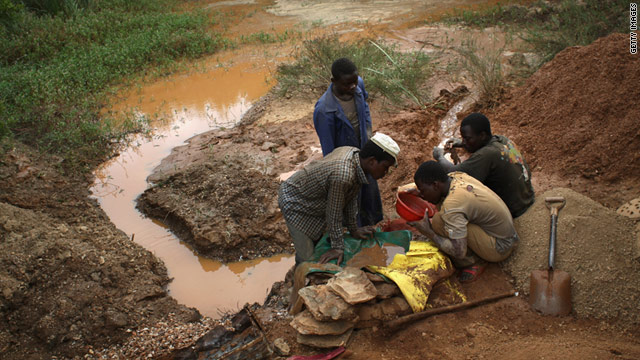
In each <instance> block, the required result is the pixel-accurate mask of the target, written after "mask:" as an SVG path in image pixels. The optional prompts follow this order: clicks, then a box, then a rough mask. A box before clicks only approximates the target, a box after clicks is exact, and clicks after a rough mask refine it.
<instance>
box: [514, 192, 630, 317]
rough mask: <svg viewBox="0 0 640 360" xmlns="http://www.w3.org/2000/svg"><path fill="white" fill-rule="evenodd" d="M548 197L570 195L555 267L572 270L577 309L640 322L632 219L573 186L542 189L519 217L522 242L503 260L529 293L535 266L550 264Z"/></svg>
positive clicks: (561, 217)
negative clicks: (546, 199)
mask: <svg viewBox="0 0 640 360" xmlns="http://www.w3.org/2000/svg"><path fill="white" fill-rule="evenodd" d="M548 196H563V197H564V198H565V199H566V205H565V207H564V208H563V209H561V210H560V213H559V216H558V228H557V244H556V260H555V269H558V270H563V271H566V272H568V273H569V274H570V275H571V280H572V281H571V283H572V284H571V288H572V297H573V310H574V312H575V314H576V315H577V316H579V317H592V318H600V319H607V320H611V321H615V322H616V323H617V324H620V325H623V326H627V327H634V326H635V327H637V326H638V325H640V294H638V289H640V277H639V276H638V274H640V261H638V260H637V259H634V258H635V257H636V256H637V255H636V249H635V241H636V235H635V231H634V223H633V221H632V220H630V219H628V218H626V217H623V216H620V215H618V214H616V212H615V211H614V210H611V209H608V208H606V207H604V206H602V205H600V204H598V203H597V202H595V201H593V200H591V199H589V198H587V197H585V196H583V195H580V194H578V193H576V192H575V191H573V190H570V189H566V188H558V189H553V190H550V191H547V192H545V193H544V194H539V195H538V196H537V199H536V202H535V204H533V205H532V206H531V208H529V210H527V212H526V213H525V214H524V215H522V216H521V217H519V218H517V219H516V221H515V224H516V229H517V231H518V234H519V235H520V239H521V241H520V244H519V245H518V248H517V250H516V251H515V252H514V253H513V255H511V257H509V258H508V259H507V260H506V261H505V263H504V268H505V269H506V270H507V271H508V272H510V273H511V274H512V275H513V277H514V278H515V281H516V287H517V288H518V289H520V290H521V291H523V292H524V293H528V292H529V278H530V274H531V271H533V270H538V269H541V270H542V269H547V266H548V254H549V226H550V213H549V209H547V207H546V206H545V201H544V198H545V197H548Z"/></svg>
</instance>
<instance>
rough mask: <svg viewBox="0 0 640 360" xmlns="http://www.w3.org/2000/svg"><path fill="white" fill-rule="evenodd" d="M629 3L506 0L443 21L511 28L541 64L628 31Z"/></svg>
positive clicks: (619, 0) (615, 0)
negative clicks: (519, 1)
mask: <svg viewBox="0 0 640 360" xmlns="http://www.w3.org/2000/svg"><path fill="white" fill-rule="evenodd" d="M629 3H630V2H629V1H628V0H581V1H576V0H564V1H560V2H549V1H536V2H532V3H530V4H528V5H527V6H523V5H518V4H517V2H513V1H509V2H505V3H500V4H497V5H494V6H491V7H488V8H484V9H481V10H477V11H472V10H459V11H456V12H454V13H452V14H450V15H449V16H447V17H445V18H444V19H443V21H444V22H446V23H463V24H465V25H468V26H472V27H489V26H504V27H507V28H508V29H510V30H514V31H515V32H517V33H519V34H520V37H521V38H522V39H523V40H524V41H525V42H526V43H528V44H529V45H530V46H531V48H532V49H533V51H534V52H536V53H538V54H539V55H540V56H541V58H542V62H541V64H543V63H545V62H547V61H549V60H551V59H552V58H553V57H554V56H555V55H556V54H557V53H558V52H560V51H562V50H563V49H565V48H567V47H570V46H576V45H588V44H590V43H592V42H593V41H594V40H596V39H597V38H599V37H602V36H606V35H608V34H611V33H614V32H627V31H628V26H629Z"/></svg>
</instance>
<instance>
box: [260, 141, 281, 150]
mask: <svg viewBox="0 0 640 360" xmlns="http://www.w3.org/2000/svg"><path fill="white" fill-rule="evenodd" d="M277 148H278V144H276V143H272V142H271V141H265V142H264V143H263V144H262V146H261V147H260V150H262V151H267V150H272V149H277Z"/></svg>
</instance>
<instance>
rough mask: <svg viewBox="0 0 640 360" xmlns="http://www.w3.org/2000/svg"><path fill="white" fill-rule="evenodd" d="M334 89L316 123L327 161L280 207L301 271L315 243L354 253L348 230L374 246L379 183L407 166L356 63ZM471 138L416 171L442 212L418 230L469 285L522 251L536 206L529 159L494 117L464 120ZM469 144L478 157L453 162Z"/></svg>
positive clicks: (342, 71) (335, 74)
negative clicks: (347, 243)
mask: <svg viewBox="0 0 640 360" xmlns="http://www.w3.org/2000/svg"><path fill="white" fill-rule="evenodd" d="M331 75H332V78H331V84H330V85H329V88H328V89H327V91H326V92H325V93H324V94H323V95H322V97H321V98H320V99H319V100H318V102H317V103H316V106H315V111H314V114H313V122H314V126H315V129H316V132H317V134H318V137H319V139H320V144H321V146H322V153H323V156H324V157H323V159H321V160H319V161H316V162H314V163H311V164H310V165H308V166H307V167H305V168H304V169H302V170H300V171H298V172H296V173H295V174H294V175H292V176H291V177H290V178H289V179H287V180H286V181H284V182H283V183H282V184H281V187H280V191H279V199H278V203H279V206H280V209H281V211H282V214H283V216H284V219H285V221H286V223H287V227H288V229H289V232H290V234H291V237H292V239H293V243H294V246H295V250H296V255H295V260H296V265H297V264H299V263H301V262H303V261H307V260H310V259H311V257H312V255H313V250H314V247H315V244H316V243H317V242H318V240H319V239H320V238H321V237H322V236H323V234H325V233H328V234H329V239H330V242H331V250H329V251H328V252H326V253H324V254H323V255H322V256H321V257H320V259H319V260H318V261H319V262H320V263H325V262H328V261H331V260H333V259H337V261H338V264H340V263H342V258H343V255H344V243H343V236H344V231H343V228H345V227H346V229H347V230H348V231H349V233H350V235H351V236H352V237H354V238H357V239H365V238H367V237H368V236H370V235H371V234H372V233H373V231H374V228H373V225H375V224H377V223H378V222H380V220H382V218H383V213H382V201H381V198H380V192H379V189H378V184H377V180H379V179H381V178H382V177H384V176H385V175H386V174H387V172H388V171H389V168H390V167H392V166H397V160H398V154H399V153H400V147H399V146H398V144H397V143H396V142H395V141H394V140H393V139H392V138H391V137H389V136H387V135H385V134H382V133H380V132H378V133H376V134H372V123H371V115H370V112H369V106H368V104H367V102H366V100H367V97H368V94H367V92H366V90H365V87H364V82H363V80H362V78H361V77H360V76H358V70H357V67H356V66H355V64H354V63H353V62H352V61H350V60H349V59H346V58H341V59H338V60H336V61H335V62H334V63H333V65H332V67H331ZM460 134H461V137H462V138H461V139H451V140H449V141H447V142H446V144H445V146H444V148H439V147H436V148H434V149H433V157H434V159H435V160H432V161H427V162H425V163H423V164H421V165H420V166H419V167H418V169H417V170H416V172H415V175H414V182H415V184H416V188H415V189H414V190H412V191H413V192H414V193H415V194H416V195H419V196H421V197H422V198H423V199H425V200H427V201H429V202H431V203H433V204H437V205H438V207H439V210H438V212H437V213H436V214H435V215H434V216H433V217H432V218H431V219H429V217H428V216H425V217H424V218H423V219H422V220H420V221H417V222H410V223H409V225H411V226H413V227H414V228H416V229H417V230H418V231H419V232H420V233H422V234H423V235H425V236H426V237H427V238H428V239H429V240H431V241H433V243H434V244H435V245H436V246H437V247H438V248H439V249H440V250H441V251H443V252H444V253H446V254H447V255H448V256H449V257H450V258H451V259H452V261H453V263H454V265H455V266H456V267H458V268H460V269H461V271H460V275H459V279H460V281H463V282H468V281H473V280H475V279H476V278H477V277H478V276H479V275H480V274H481V273H482V271H483V270H484V267H485V266H486V263H487V262H498V261H502V260H504V259H506V258H507V257H508V256H509V255H510V254H511V253H512V251H513V250H514V248H515V247H516V245H517V244H518V241H519V238H518V234H517V233H516V230H515V228H514V225H513V219H514V218H516V217H518V216H520V215H522V214H523V213H524V212H525V211H526V210H527V209H528V208H529V206H531V205H532V204H533V202H534V192H533V187H532V185H531V174H530V171H529V167H528V166H527V164H526V162H525V161H524V158H523V157H522V155H521V153H520V152H519V151H518V149H517V148H516V147H515V145H514V144H513V142H512V141H510V140H509V139H507V138H506V137H504V136H500V135H492V133H491V126H490V123H489V120H488V119H487V118H486V117H485V116H484V115H482V114H480V113H473V114H471V115H469V116H467V117H465V118H464V119H463V120H462V123H461V125H460ZM457 147H462V148H464V149H465V150H467V152H469V153H470V154H471V155H470V156H469V158H468V159H467V160H465V161H463V162H461V163H459V164H453V163H451V162H450V161H448V160H447V159H446V158H445V153H446V152H447V151H453V149H454V148H457Z"/></svg>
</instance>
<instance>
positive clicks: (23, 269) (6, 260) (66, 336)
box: [0, 144, 200, 359]
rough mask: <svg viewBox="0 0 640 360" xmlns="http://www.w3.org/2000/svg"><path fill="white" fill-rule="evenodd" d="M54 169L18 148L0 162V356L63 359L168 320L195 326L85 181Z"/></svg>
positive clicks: (158, 270) (156, 265)
mask: <svg viewBox="0 0 640 360" xmlns="http://www.w3.org/2000/svg"><path fill="white" fill-rule="evenodd" d="M56 163H57V159H55V158H49V157H48V156H43V155H42V154H38V153H36V152H34V151H32V150H31V149H29V148H28V147H26V146H21V145H18V144H15V145H14V147H13V149H11V150H10V151H8V152H7V153H6V155H5V156H3V157H2V158H0V239H1V240H0V329H1V330H0V353H2V357H3V358H7V359H23V358H49V357H50V356H51V355H52V354H57V355H59V356H63V357H73V356H76V355H79V354H84V353H85V352H86V351H87V349H88V348H87V346H88V345H91V346H92V347H94V348H99V347H105V346H109V345H110V344H113V343H117V342H120V341H123V340H124V339H125V338H127V337H129V336H130V335H131V334H130V331H131V330H130V329H132V328H134V329H135V328H142V327H144V326H149V325H150V324H153V323H155V322H158V321H162V320H166V319H167V317H169V316H172V317H173V319H174V320H175V323H176V324H187V323H189V322H198V321H199V318H200V314H199V312H198V311H197V310H195V309H191V308H187V307H185V306H183V305H180V304H178V303H177V302H176V301H175V300H174V299H173V298H171V297H170V296H169V295H168V294H167V291H166V285H167V283H168V282H169V281H170V279H169V277H168V276H167V270H166V268H165V266H164V264H163V263H162V262H161V261H160V260H159V259H157V258H156V257H155V256H154V255H153V254H151V253H150V252H149V251H147V250H145V249H144V248H142V247H141V246H139V245H137V244H136V243H134V242H132V241H131V239H129V238H128V237H127V236H126V235H125V234H124V233H123V232H122V231H120V230H118V229H117V228H116V227H115V226H114V225H113V224H112V223H111V222H110V221H109V218H108V217H107V216H106V215H105V214H104V212H103V211H102V209H101V208H100V207H99V205H98V204H97V203H96V202H95V201H94V200H90V199H89V198H88V195H89V194H88V191H87V189H88V187H89V181H88V180H87V179H85V178H79V177H74V176H69V175H68V174H65V175H63V174H61V173H60V172H59V171H58V170H56V168H55V167H52V164H56Z"/></svg>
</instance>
